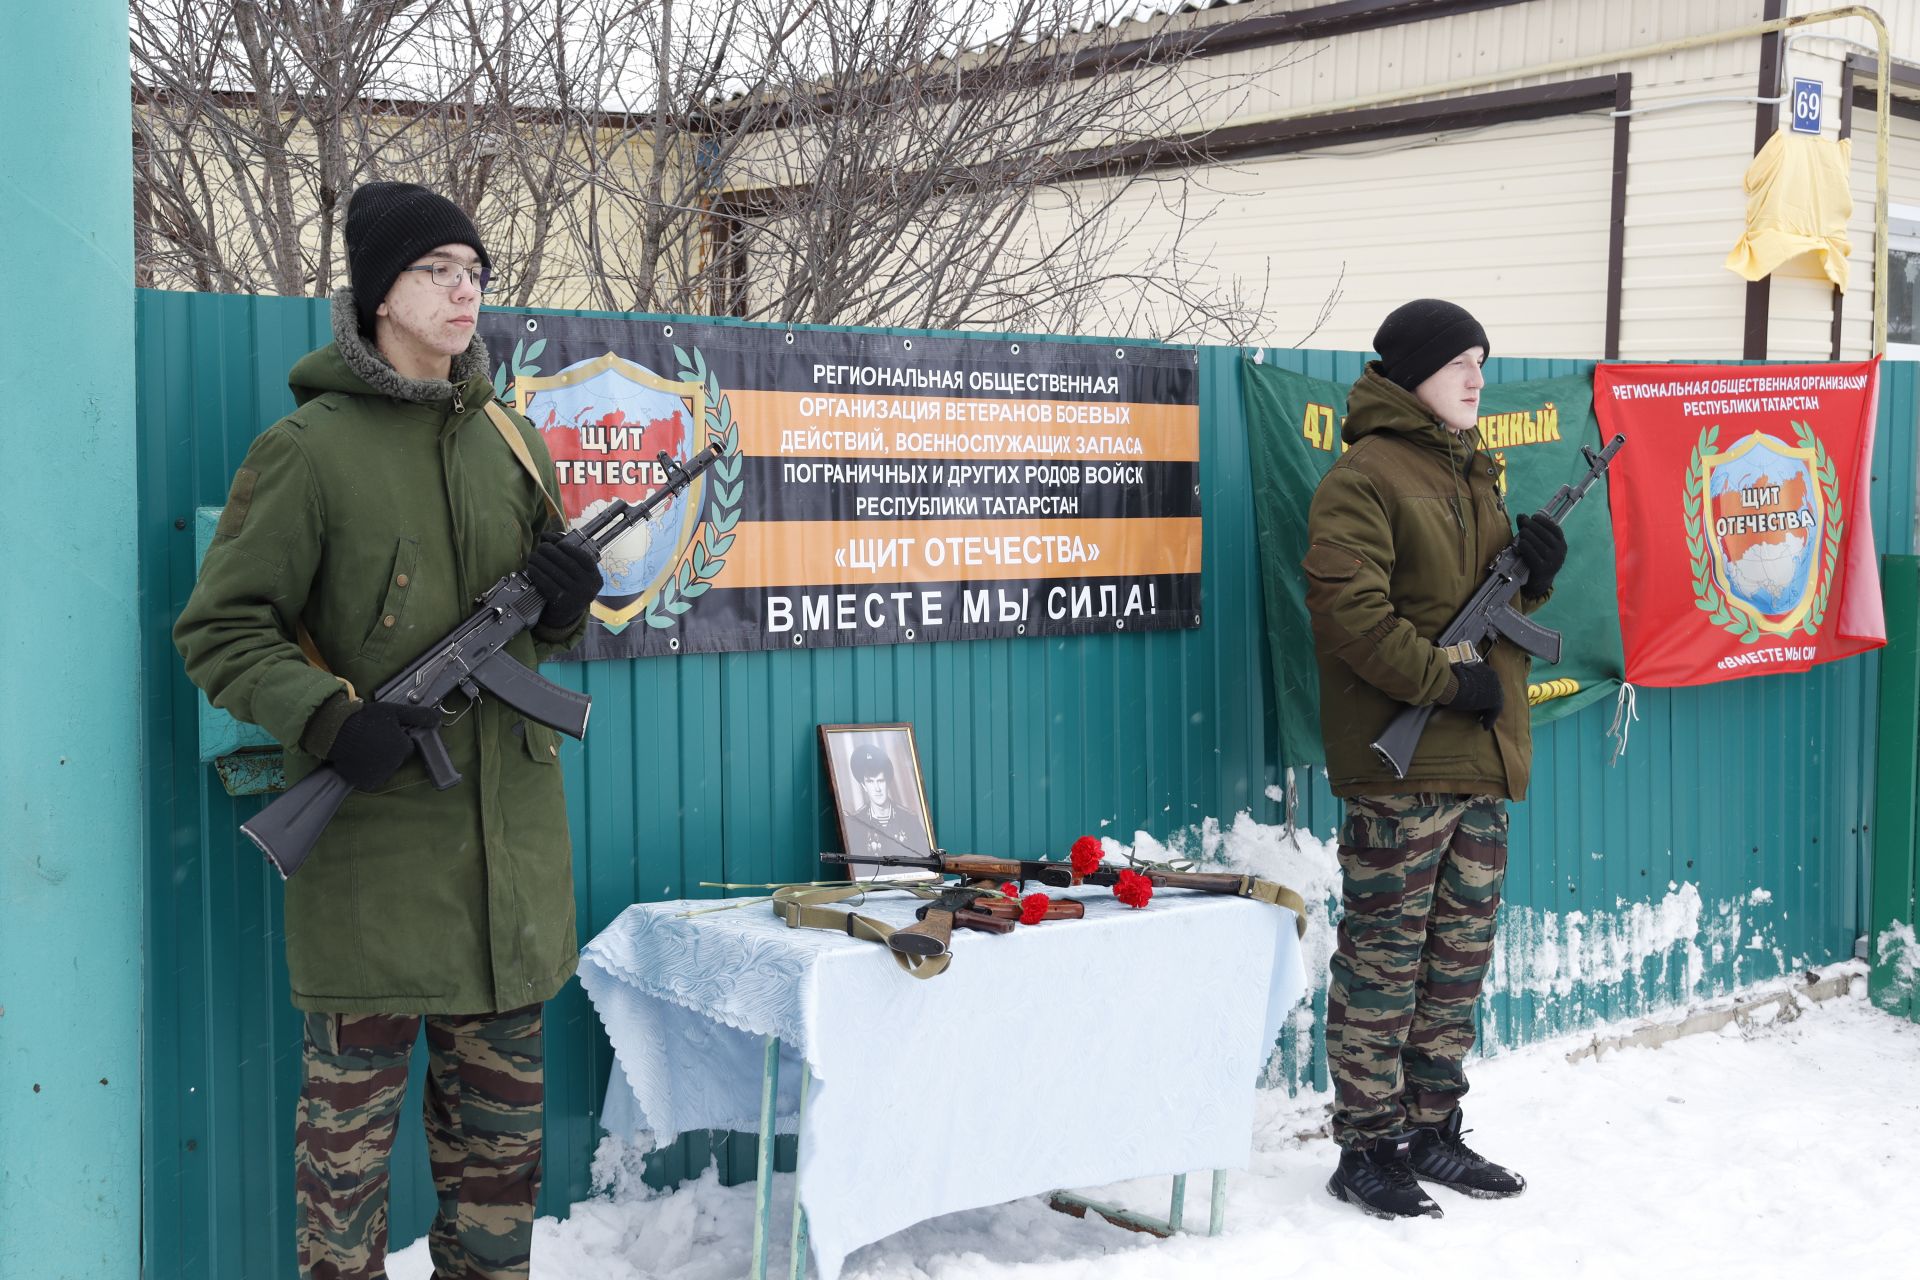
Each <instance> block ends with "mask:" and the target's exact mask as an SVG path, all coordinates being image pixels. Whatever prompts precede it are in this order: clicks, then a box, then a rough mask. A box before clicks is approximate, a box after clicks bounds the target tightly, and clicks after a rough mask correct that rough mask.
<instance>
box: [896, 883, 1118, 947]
mask: <svg viewBox="0 0 1920 1280" xmlns="http://www.w3.org/2000/svg"><path fill="white" fill-rule="evenodd" d="M993 892H994V891H993V890H991V889H974V888H956V889H948V890H946V891H944V892H943V893H941V895H940V896H939V897H937V898H935V899H934V900H933V901H931V902H929V903H927V904H926V905H925V906H923V907H921V908H920V909H919V910H918V911H916V912H914V918H915V919H916V920H918V921H920V923H919V924H915V925H908V926H907V927H906V928H904V929H896V930H894V934H893V937H891V938H889V939H887V945H888V946H890V947H892V948H893V949H894V950H895V951H898V952H900V953H901V954H902V955H908V956H921V957H925V956H937V955H944V954H945V953H946V950H947V947H948V946H949V945H950V942H951V939H952V935H953V931H954V930H955V929H977V930H979V931H980V932H981V933H1012V932H1013V930H1014V927H1015V926H1016V925H1018V924H1019V922H1020V904H1019V903H1018V902H1014V901H1012V900H1011V899H1008V898H997V897H994V896H992V895H993ZM1086 914H1087V907H1086V904H1085V903H1082V902H1076V901H1075V900H1073V899H1072V898H1062V899H1061V900H1060V901H1058V902H1049V903H1048V904H1047V910H1046V914H1045V915H1043V916H1041V917H1040V919H1041V920H1042V921H1043V922H1044V921H1047V920H1080V919H1083V918H1085V916H1086Z"/></svg>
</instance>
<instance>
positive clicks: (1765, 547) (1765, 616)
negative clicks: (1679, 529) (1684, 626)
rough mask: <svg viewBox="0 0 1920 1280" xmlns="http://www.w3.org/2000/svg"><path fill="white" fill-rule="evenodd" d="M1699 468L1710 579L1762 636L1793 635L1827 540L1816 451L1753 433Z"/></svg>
mask: <svg viewBox="0 0 1920 1280" xmlns="http://www.w3.org/2000/svg"><path fill="white" fill-rule="evenodd" d="M1701 463H1702V468H1703V472H1704V479H1705V492H1706V498H1707V501H1706V505H1705V510H1704V512H1703V513H1702V514H1703V520H1704V523H1705V525H1706V528H1705V530H1704V532H1705V533H1706V536H1707V544H1708V546H1709V547H1710V548H1711V550H1712V553H1713V570H1714V577H1715V579H1717V580H1718V582H1719V584H1720V586H1721V588H1722V590H1724V591H1725V593H1726V595H1727V598H1728V600H1729V601H1730V602H1731V604H1732V605H1733V607H1734V608H1736V609H1738V610H1739V611H1740V612H1742V613H1745V614H1747V615H1748V616H1749V617H1751V618H1752V619H1753V623H1754V625H1755V626H1756V627H1758V628H1759V629H1760V630H1762V631H1769V632H1773V633H1775V634H1777V635H1786V634H1788V633H1790V632H1792V631H1793V630H1794V629H1795V628H1797V627H1798V626H1799V625H1800V624H1801V623H1802V622H1803V621H1805V619H1806V616H1807V611H1808V609H1809V608H1810V607H1811V605H1812V602H1813V598H1814V594H1815V588H1816V587H1817V586H1818V578H1819V573H1820V558H1821V547H1822V543H1823V541H1824V536H1823V535H1824V534H1825V532H1826V520H1827V511H1826V501H1825V497H1824V494H1823V491H1822V489H1821V486H1820V484H1819V479H1818V460H1817V459H1816V458H1815V457H1814V453H1813V450H1811V449H1804V448H1794V447H1793V446H1791V445H1789V444H1787V443H1786V442H1785V441H1782V440H1778V439H1775V438H1774V437H1773V436H1770V435H1766V434H1764V433H1762V432H1758V431H1756V432H1753V433H1752V434H1750V435H1748V436H1746V437H1745V438H1743V439H1742V440H1741V441H1740V442H1739V443H1738V444H1735V445H1734V446H1733V447H1732V448H1730V449H1728V450H1727V451H1725V452H1724V453H1712V454H1708V455H1706V456H1705V457H1703V458H1702V459H1701Z"/></svg>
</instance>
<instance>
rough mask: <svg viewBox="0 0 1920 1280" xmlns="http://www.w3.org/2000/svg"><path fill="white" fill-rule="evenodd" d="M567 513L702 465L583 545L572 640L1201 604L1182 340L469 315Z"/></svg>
mask: <svg viewBox="0 0 1920 1280" xmlns="http://www.w3.org/2000/svg"><path fill="white" fill-rule="evenodd" d="M481 333H482V335H483V336H484V337H485V339H486V341H487V345H488V348H489V350H490V351H491V353H492V357H493V361H494V364H495V368H496V372H495V377H494V384H495V388H496V389H497V390H498V391H499V393H500V395H501V397H502V398H503V399H504V400H506V401H507V402H508V403H510V404H512V405H514V406H515V407H516V408H518V409H520V410H521V411H522V412H523V413H525V414H526V415H527V416H528V418H529V419H530V420H531V421H532V422H533V424H534V425H535V426H536V427H538V428H539V429H540V431H541V433H542V435H543V436H544V437H545V439H546V443H547V448H548V451H549V452H550V453H551V454H552V455H553V459H554V466H555V469H556V471H557V472H558V474H559V477H560V487H561V499H562V505H563V506H564V508H565V510H566V514H567V518H568V519H569V521H572V522H578V521H580V520H582V519H585V518H587V517H590V516H592V515H593V514H594V513H595V512H596V511H598V510H599V509H600V508H601V507H603V506H605V505H606V503H607V502H608V501H609V500H610V499H613V498H616V497H617V498H623V499H626V500H627V501H630V502H632V501H638V500H640V499H643V498H645V497H647V496H649V495H650V494H652V493H653V492H655V491H656V490H658V489H659V488H660V487H661V486H662V485H664V483H665V482H666V469H665V468H664V467H663V466H662V465H661V464H660V462H659V461H658V460H657V459H658V456H659V455H660V454H661V453H663V452H664V453H666V454H667V455H668V456H669V457H670V458H672V459H675V460H684V459H686V458H688V457H691V456H692V454H693V453H695V452H696V451H698V450H700V449H702V448H704V447H706V446H707V445H708V444H709V443H712V444H717V445H719V446H720V449H721V455H722V456H721V460H720V461H719V462H717V463H716V464H715V465H714V466H713V467H712V468H710V469H709V470H708V471H707V472H705V473H704V474H703V475H702V476H701V477H700V478H699V479H698V480H697V481H696V482H695V483H694V484H693V485H692V486H691V487H690V488H689V490H688V491H687V493H686V494H685V495H682V496H681V497H678V498H676V499H674V500H673V501H671V502H669V503H668V504H667V505H666V506H665V508H664V509H663V510H661V511H660V512H658V513H656V516H655V518H654V519H653V520H652V521H651V522H650V523H649V524H648V525H647V526H646V527H644V528H641V529H636V530H633V531H631V532H629V533H628V534H627V535H625V536H623V537H622V538H621V539H620V541H618V542H616V543H615V544H614V545H613V546H612V547H610V548H609V549H608V552H607V555H606V557H605V559H604V560H603V562H602V571H603V574H604V576H605V578H606V590H605V591H604V592H603V593H602V595H601V597H600V598H599V599H598V600H597V601H596V602H595V603H594V606H593V620H594V625H593V626H591V627H590V628H589V631H588V635H587V639H586V640H585V641H584V642H583V643H582V645H581V646H580V647H579V648H578V649H576V650H574V652H573V653H572V654H571V655H569V656H571V657H574V658H578V659H594V658H627V657H642V656H648V655H655V654H669V653H716V652H742V651H749V650H759V649H788V648H836V647H841V646H845V645H857V644H900V643H916V642H921V641H929V640H978V639H987V638H994V637H1009V636H1049V635H1087V634H1104V633H1122V634H1124V633H1125V632H1128V631H1153V630H1165V629H1170V628H1176V627H1194V626H1198V625H1199V623H1200V498H1199V462H1200V418H1199V408H1198V372H1197V369H1196V365H1195V359H1194V354H1193V352H1191V351H1185V350H1178V349H1174V348H1166V347H1152V346H1114V345H1110V344H1093V343H1076V342H1033V341H1030V340H1025V339H1022V340H1017V341H1016V340H1011V339H1002V338H971V337H960V336H939V337H930V336H926V335H906V334H892V333H879V332H847V331H809V330H794V331H791V332H790V331H788V330H786V329H783V328H779V327H769V326H758V325H740V324H718V323H710V322H698V323H688V322H685V321H678V320H676V321H667V320H660V319H617V318H611V317H608V318H602V317H592V316H540V315H521V314H509V313H497V312H489V313H487V314H486V315H484V316H483V317H482V318H481Z"/></svg>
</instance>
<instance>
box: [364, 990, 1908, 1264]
mask: <svg viewBox="0 0 1920 1280" xmlns="http://www.w3.org/2000/svg"><path fill="white" fill-rule="evenodd" d="M1853 988H1854V991H1853V995H1852V996H1851V997H1846V998H1840V999H1836V1000H1832V1001H1828V1002H1826V1003H1822V1004H1805V1003H1804V1002H1803V1004H1802V1006H1801V1008H1800V1009H1799V1012H1798V1016H1795V1017H1791V1018H1785V1017H1783V1018H1778V1019H1775V1020H1773V1021H1772V1022H1771V1024H1770V1025H1765V1026H1756V1027H1754V1028H1753V1029H1751V1030H1748V1031H1744V1032H1743V1031H1741V1030H1739V1029H1738V1028H1737V1026H1730V1027H1729V1028H1728V1029H1727V1030H1726V1031H1724V1032H1721V1033H1719V1034H1716V1035H1698V1036H1690V1037H1686V1038H1683V1039H1680V1040H1676V1041H1673V1042H1671V1043H1669V1044H1667V1045H1665V1046H1663V1047H1661V1048H1657V1049H1625V1050H1620V1051H1617V1052H1610V1053H1607V1054H1605V1055H1604V1056H1602V1057H1600V1058H1599V1059H1597V1060H1596V1059H1588V1060H1585V1061H1582V1062H1580V1063H1578V1064H1570V1063H1569V1062H1568V1061H1567V1060H1566V1054H1567V1052H1568V1050H1569V1049H1570V1048H1572V1047H1575V1046H1576V1044H1583V1043H1588V1042H1590V1041H1591V1038H1592V1033H1591V1032H1589V1033H1588V1034H1587V1035H1586V1036H1584V1037H1582V1038H1581V1040H1579V1041H1572V1040H1565V1041H1560V1042H1557V1043H1547V1044H1540V1045H1535V1046H1532V1047H1530V1048H1527V1049H1523V1050H1518V1051H1514V1052H1509V1053H1504V1054H1502V1055H1500V1056H1499V1057H1497V1058H1493V1059H1490V1060H1485V1061H1479V1062H1475V1063H1473V1064H1472V1066H1471V1072H1472V1078H1473V1084H1474V1091H1473V1094H1472V1095H1471V1097H1470V1098H1469V1099H1468V1102H1467V1106H1466V1120H1467V1126H1468V1127H1469V1128H1470V1129H1472V1130H1473V1131H1474V1132H1473V1136H1472V1137H1471V1138H1470V1139H1469V1142H1470V1143H1472V1144H1473V1145H1475V1146H1476V1147H1478V1148H1479V1149H1480V1150H1482V1151H1483V1152H1485V1153H1486V1154H1488V1155H1490V1156H1492V1157H1493V1158H1495V1159H1499V1160H1502V1161H1504V1162H1507V1163H1509V1164H1511V1165H1512V1166H1514V1167H1515V1168H1517V1169H1518V1170H1520V1171H1521V1172H1522V1173H1524V1174H1525V1175H1526V1176H1527V1178H1528V1179H1529V1181H1530V1184H1531V1185H1530V1186H1529V1188H1528V1190H1527V1192H1526V1193H1525V1194H1524V1195H1522V1196H1521V1197H1519V1198H1518V1199H1515V1200H1508V1201H1475V1200H1469V1199H1466V1198H1463V1197H1461V1196H1458V1195H1455V1194H1454V1193H1452V1192H1450V1191H1447V1190H1446V1189H1444V1188H1435V1189H1434V1191H1433V1194H1434V1196H1435V1198H1436V1199H1437V1200H1439V1202H1440V1203H1441V1205H1442V1206H1443V1207H1444V1208H1445V1210H1446V1217H1445V1219H1444V1220H1441V1221H1432V1220H1418V1221H1412V1222H1379V1221H1376V1220H1374V1219H1371V1218H1367V1217H1364V1216H1362V1215H1361V1214H1360V1213H1358V1212H1357V1211H1355V1210H1354V1209H1352V1208H1350V1207H1348V1206H1345V1205H1342V1204H1338V1203H1336V1202H1335V1201H1334V1200H1332V1199H1331V1198H1330V1197H1328V1195H1327V1194H1326V1191H1325V1190H1324V1184H1325V1182H1326V1177H1327V1174H1328V1172H1329V1171H1330V1170H1331V1169H1332V1167H1333V1164H1334V1161H1335V1158H1336V1153H1335V1150H1334V1147H1333V1145H1332V1144H1331V1143H1330V1142H1329V1141H1328V1140H1327V1139H1325V1138H1322V1137H1318V1136H1311V1135H1312V1134H1313V1132H1314V1131H1315V1130H1317V1128H1318V1127H1319V1125H1320V1123H1321V1121H1322V1120H1323V1119H1324V1115H1325V1107H1326V1102H1327V1099H1326V1097H1325V1096H1324V1095H1322V1096H1318V1097H1313V1096H1302V1097H1298V1098H1289V1097H1287V1096H1286V1094H1285V1093H1284V1092H1282V1091H1279V1090H1273V1091H1265V1092H1263V1093H1262V1094H1261V1095H1260V1102H1259V1112H1258V1116H1259V1118H1258V1127H1257V1130H1256V1133H1255V1137H1254V1155H1253V1163H1252V1167H1251V1168H1250V1169H1248V1170H1246V1171H1243V1172H1242V1171H1237V1172H1234V1173H1232V1174H1230V1175H1229V1191H1228V1197H1227V1225H1226V1230H1225V1233H1224V1234H1223V1235H1221V1236H1220V1237H1218V1238H1215V1239H1208V1238H1205V1237H1204V1236H1197V1237H1182V1238H1179V1239H1176V1240H1172V1241H1160V1240H1155V1239H1153V1238H1151V1237H1148V1236H1143V1235H1137V1234H1134V1233H1130V1232H1126V1231H1122V1230H1119V1229H1117V1228H1114V1227H1111V1226H1109V1225H1107V1224H1106V1223H1105V1222H1102V1221H1100V1220H1098V1219H1088V1220H1085V1221H1081V1220H1076V1219H1073V1218H1068V1217H1066V1216H1064V1215H1061V1214H1058V1213H1054V1212H1052V1211H1051V1210H1049V1209H1048V1208H1046V1206H1045V1205H1044V1204H1043V1203H1042V1202H1040V1201H1039V1200H1022V1201H1017V1202H1015V1203H1012V1204H1007V1205H1000V1206H997V1207H994V1208H989V1209H979V1210H973V1211H970V1212H966V1213H956V1214H950V1215H948V1216H946V1217H942V1218H937V1219H935V1220H933V1221H931V1222H925V1223H921V1224H920V1225H919V1226H917V1227H914V1228H912V1229H911V1230H908V1231H903V1232H901V1233H899V1234H898V1235H895V1236H891V1237H889V1238H888V1239H886V1240H883V1241H880V1242H878V1243H877V1244H874V1245H871V1246H869V1247H867V1248H865V1249H862V1250H860V1251H859V1252H857V1253H855V1254H854V1255H853V1256H852V1257H851V1258H850V1259H849V1260H848V1265H847V1269H846V1272H845V1275H846V1277H847V1280H1186V1278H1189V1277H1190V1278H1193V1280H1201V1278H1203V1277H1204V1278H1205V1280H1216V1278H1217V1280H1239V1278H1241V1277H1244V1278H1245V1280H1272V1278H1274V1277H1287V1276H1341V1277H1352V1276H1369V1275H1388V1276H1394V1275H1404V1276H1409V1277H1418V1278H1419V1280H1444V1278H1445V1277H1452V1276H1463V1277H1464V1276H1472V1277H1494V1278H1496V1280H1497V1278H1500V1277H1524V1278H1526V1280H1533V1278H1535V1277H1559V1276H1596V1277H1611V1276H1623V1277H1633V1278H1634V1280H1643V1278H1645V1280H1651V1278H1653V1277H1663V1276H1667V1275H1685V1276H1688V1277H1718V1276H1727V1277H1740V1278H1741V1280H1758V1278H1761V1277H1770V1276H1796V1277H1798V1276H1806V1275H1809V1274H1818V1275H1833V1276H1839V1275H1848V1274H1862V1273H1864V1274H1871V1275H1896V1274H1908V1275H1910V1274H1915V1271H1914V1270H1913V1268H1915V1266H1916V1263H1915V1258H1916V1257H1920V1212H1916V1206H1915V1198H1914V1196H1915V1189H1916V1188H1920V1142H1916V1141H1915V1139H1916V1136H1920V1026H1916V1025H1914V1024H1912V1023H1908V1022H1903V1021H1900V1020H1898V1019H1896V1018H1893V1017H1891V1016H1889V1015H1887V1014H1885V1013H1882V1012H1880V1011H1878V1010H1876V1009H1874V1008H1873V1007H1872V1006H1871V1005H1870V1004H1868V1003H1867V1001H1866V999H1865V996H1864V988H1865V981H1864V979H1860V978H1856V979H1855V980H1854V982H1853ZM909 1128H910V1126H909ZM1302 1135H1309V1136H1302ZM903 1141H905V1142H908V1143H909V1144H910V1139H908V1138H906V1137H905V1136H904V1135H903ZM620 1154H621V1153H619V1152H616V1151H612V1150H609V1149H603V1159H602V1162H601V1167H602V1168H603V1169H606V1170H612V1169H617V1167H618V1166H619V1165H620V1164H621V1163H622V1161H621V1160H620ZM608 1181H610V1182H611V1183H612V1189H611V1191H610V1192H609V1194H608V1195H607V1196H606V1197H604V1198H601V1199H595V1200H589V1201H585V1202H583V1203H581V1204H577V1205H575V1206H574V1207H573V1210H572V1212H571V1215H570V1216H569V1218H568V1219H567V1220H566V1221H564V1222H560V1221H556V1220H554V1219H551V1218H543V1219H541V1220H540V1222H539V1225H538V1227H537V1229H536V1236H535V1246H534V1248H535V1252H534V1263H533V1277H534V1280H738V1278H739V1277H742V1276H745V1275H746V1271H747V1256H748V1249H749V1245H750V1242H751V1240H752V1225H753V1224H752V1206H753V1188H752V1187H751V1186H741V1187H732V1188H723V1187H721V1186H719V1185H718V1184H717V1182H716V1181H715V1179H714V1176H713V1173H712V1171H711V1170H709V1172H708V1173H707V1175H706V1176H705V1177H704V1178H702V1179H701V1180H699V1181H698V1182H694V1183H690V1184H688V1185H686V1186H684V1187H682V1188H680V1189H679V1190H678V1191H676V1192H674V1193H672V1194H664V1193H657V1192H648V1191H646V1190H645V1188H643V1187H640V1186H639V1184H638V1183H637V1182H633V1181H630V1180H625V1179H622V1178H620V1177H618V1176H612V1177H610V1178H609V1179H608ZM1208 1181H1209V1180H1208V1179H1207V1178H1206V1177H1205V1176H1200V1177H1196V1178H1193V1179H1191V1180H1190V1182H1191V1185H1190V1187H1189V1194H1188V1202H1187V1218H1188V1221H1189V1222H1190V1223H1196V1224H1198V1225H1199V1226H1200V1227H1201V1228H1202V1229H1204V1225H1205V1221H1206V1212H1207V1190H1208ZM791 1183H792V1180H791V1179H790V1178H788V1177H785V1176H782V1177H781V1178H779V1179H778V1180H777V1184H776V1194H777V1196H778V1197H779V1198H778V1200H777V1201H776V1205H775V1219H776V1231H775V1235H776V1238H777V1244H776V1247H775V1249H774V1255H773V1267H772V1268H771V1269H770V1271H771V1274H775V1275H779V1276H785V1274H786V1263H787V1255H786V1239H787V1218H786V1207H787V1204H788V1202H789V1200H790V1197H791V1195H792V1185H791ZM1166 1187H1167V1182H1166V1181H1165V1180H1164V1179H1159V1180H1153V1181H1148V1182H1135V1183H1126V1184H1122V1185H1121V1186H1118V1187H1111V1188H1100V1189H1083V1190H1090V1191H1092V1193H1093V1194H1094V1195H1095V1196H1096V1197H1097V1198H1101V1199H1108V1200H1119V1201H1122V1202H1124V1203H1126V1204H1128V1205H1130V1206H1132V1207H1134V1208H1138V1209H1142V1210H1146V1211H1150V1212H1156V1213H1164V1212H1165V1209H1166ZM389 1265H390V1271H391V1275H392V1277H393V1280H427V1277H428V1276H429V1274H430V1272H431V1265H430V1263H429V1262H428V1259H427V1256H426V1248H425V1245H424V1243H420V1244H416V1245H414V1246H413V1247H412V1248H410V1249H408V1250H406V1251H405V1252H403V1253H401V1254H397V1255H395V1256H394V1257H393V1258H392V1259H391V1261H390V1264H389Z"/></svg>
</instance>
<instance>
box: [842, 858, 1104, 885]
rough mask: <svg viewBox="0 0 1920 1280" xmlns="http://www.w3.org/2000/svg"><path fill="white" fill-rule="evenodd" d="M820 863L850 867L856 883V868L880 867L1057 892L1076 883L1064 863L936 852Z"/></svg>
mask: <svg viewBox="0 0 1920 1280" xmlns="http://www.w3.org/2000/svg"><path fill="white" fill-rule="evenodd" d="M820 861H822V862H824V863H826V864H827V865H828V866H830V867H846V868H847V874H848V875H849V876H851V877H852V878H853V879H856V880H857V879H859V878H860V877H859V876H857V875H854V873H853V868H854V867H855V866H878V867H917V868H919V869H920V870H922V871H937V872H939V873H940V874H941V875H944V876H959V877H960V878H961V879H963V880H991V881H993V882H994V883H995V884H999V883H1001V882H1003V881H1007V880H1011V881H1013V882H1014V883H1015V884H1018V885H1025V884H1026V882H1027V881H1029V880H1038V881H1039V882H1040V883H1041V884H1044V885H1050V886H1052V887H1054V888H1057V889H1065V888H1067V887H1069V886H1071V885H1073V884H1074V883H1076V882H1075V880H1074V878H1073V868H1072V867H1070V866H1068V865H1067V864H1066V863H1064V862H1048V861H1047V860H1046V859H1044V858H987V857H981V856H979V855H976V854H970V853H959V854H955V853H948V852H947V851H946V850H944V849H936V850H934V852H933V856H932V857H927V858H919V857H913V856H911V855H908V854H897V853H861V854H845V853H823V854H821V855H820Z"/></svg>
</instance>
